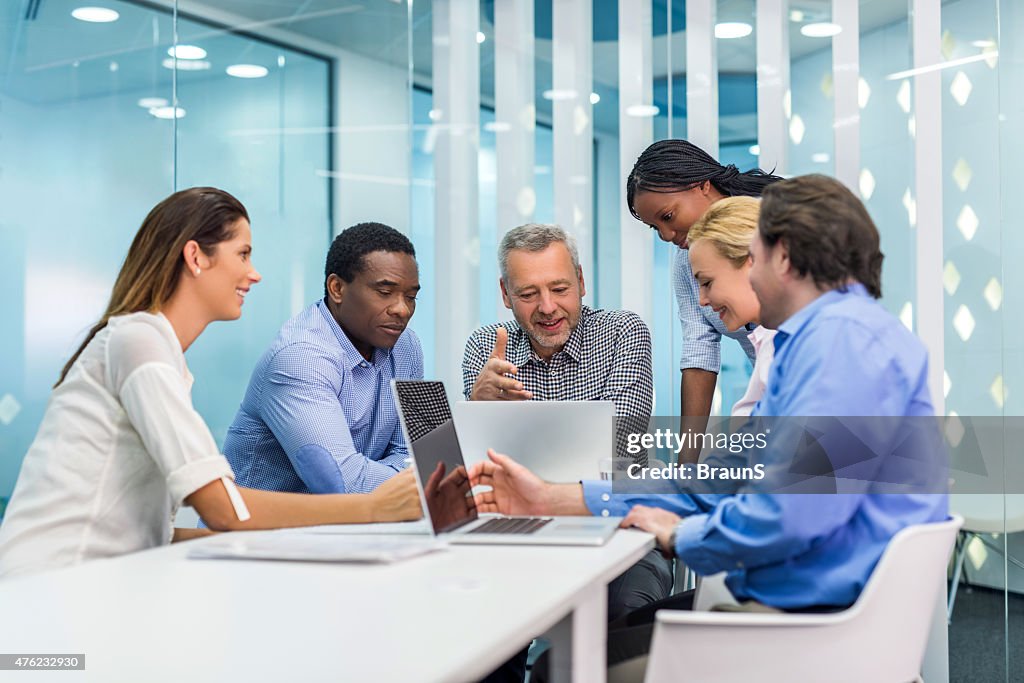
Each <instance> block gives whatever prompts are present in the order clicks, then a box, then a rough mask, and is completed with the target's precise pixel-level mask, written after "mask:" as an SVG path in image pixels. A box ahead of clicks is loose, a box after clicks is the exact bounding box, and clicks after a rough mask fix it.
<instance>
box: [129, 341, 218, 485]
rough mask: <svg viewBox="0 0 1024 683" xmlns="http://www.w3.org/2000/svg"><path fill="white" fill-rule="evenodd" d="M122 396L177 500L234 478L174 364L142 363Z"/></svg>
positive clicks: (132, 375)
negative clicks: (194, 406)
mask: <svg viewBox="0 0 1024 683" xmlns="http://www.w3.org/2000/svg"><path fill="white" fill-rule="evenodd" d="M119 399H120V401H121V405H122V406H123V407H124V411H125V414H126V415H127V416H128V419H129V421H130V422H131V423H132V426H133V427H134V428H135V431H136V432H138V434H139V437H140V438H141V439H142V443H143V445H145V447H146V451H147V452H148V453H149V455H150V457H152V458H153V460H154V462H155V463H156V465H157V467H158V468H159V469H160V472H161V473H162V474H163V476H164V477H165V478H166V480H167V488H168V490H169V491H170V494H171V497H172V498H173V500H174V503H175V504H176V505H181V503H182V502H183V501H184V500H185V498H187V497H188V496H190V495H191V494H192V493H194V492H195V491H197V490H199V489H201V488H202V487H204V486H206V485H207V484H209V483H210V482H211V481H215V480H217V479H220V478H221V477H230V478H231V479H234V476H235V475H234V473H233V472H232V471H231V465H230V464H229V463H228V461H227V458H225V457H224V456H223V455H221V453H220V451H219V450H218V449H217V444H216V443H215V442H214V440H213V435H211V434H210V430H209V428H208V427H207V426H206V423H205V422H204V421H203V418H202V417H200V415H199V413H197V412H196V410H195V408H193V407H192V399H191V397H190V395H189V390H188V387H187V386H186V384H185V380H184V378H183V377H182V375H181V373H180V372H179V371H177V370H175V369H174V368H173V367H172V366H170V365H168V364H166V363H161V362H157V361H154V362H150V363H145V364H143V365H141V366H139V367H137V368H136V369H134V370H133V371H132V372H131V374H130V375H128V376H127V377H126V378H125V379H124V382H123V383H122V384H121V388H120V393H119Z"/></svg>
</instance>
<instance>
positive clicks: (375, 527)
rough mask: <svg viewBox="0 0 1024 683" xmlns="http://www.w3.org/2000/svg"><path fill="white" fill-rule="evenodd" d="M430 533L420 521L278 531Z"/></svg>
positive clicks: (421, 520) (354, 534)
mask: <svg viewBox="0 0 1024 683" xmlns="http://www.w3.org/2000/svg"><path fill="white" fill-rule="evenodd" d="M430 531H431V529H430V523H429V522H427V521H426V520H423V519H420V520H417V521H415V522H378V523H377V524H324V525H321V526H297V527H291V528H288V529H280V530H278V533H282V534H341V535H351V536H365V535H368V534H370V535H375V536H391V535H396V536H405V535H426V534H429V533H430Z"/></svg>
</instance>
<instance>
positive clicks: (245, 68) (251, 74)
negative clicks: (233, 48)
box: [225, 64, 268, 78]
mask: <svg viewBox="0 0 1024 683" xmlns="http://www.w3.org/2000/svg"><path fill="white" fill-rule="evenodd" d="M225 71H227V74H228V76H234V77H235V78H263V77H264V76H266V75H267V73H268V71H267V67H265V66H260V65H259V64H232V65H231V66H229V67H228V68H227V69H225Z"/></svg>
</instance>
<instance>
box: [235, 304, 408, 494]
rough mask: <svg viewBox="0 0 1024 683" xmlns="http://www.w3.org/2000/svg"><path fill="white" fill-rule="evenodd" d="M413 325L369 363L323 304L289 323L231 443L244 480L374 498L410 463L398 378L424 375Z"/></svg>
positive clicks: (254, 384) (257, 373)
mask: <svg viewBox="0 0 1024 683" xmlns="http://www.w3.org/2000/svg"><path fill="white" fill-rule="evenodd" d="M422 378H423V349H422V348H421V347H420V341H419V338H418V337H417V336H416V334H415V333H414V332H413V331H412V330H410V329H406V330H405V332H403V333H402V335H401V336H400V337H399V338H398V342H397V343H396V344H395V347H394V348H393V349H391V350H390V351H389V350H384V349H374V353H373V360H372V361H367V360H366V359H365V358H363V357H362V355H361V354H360V353H359V352H358V351H357V350H356V348H355V347H354V346H353V345H352V342H351V341H350V340H349V338H348V336H346V334H345V332H344V331H343V330H342V329H341V327H339V326H338V323H337V322H336V321H335V320H334V317H333V316H332V315H331V312H330V311H329V310H328V308H327V306H326V304H325V303H324V302H323V300H321V301H319V302H317V303H315V304H313V305H312V306H309V307H308V308H306V309H305V310H303V311H302V312H301V313H299V314H298V315H296V316H295V317H294V318H292V319H291V320H289V321H288V322H287V323H285V325H284V327H283V328H282V329H281V332H280V333H279V334H278V336H277V339H276V340H274V343H273V344H271V345H270V348H269V349H267V351H266V353H264V354H263V357H262V358H260V360H259V362H258V363H257V364H256V368H255V370H253V373H252V378H251V379H250V380H249V388H248V389H247V390H246V392H245V398H244V399H243V400H242V405H241V407H240V408H239V409H238V414H237V415H236V416H235V420H234V422H233V423H232V424H231V427H230V429H228V435H227V438H226V439H225V441H224V455H226V456H227V458H228V461H229V462H230V463H231V467H232V468H233V469H234V471H235V481H236V482H237V483H238V484H240V485H242V486H248V487H251V488H257V489H264V490H268V491H294V492H299V493H365V492H367V491H372V490H373V489H375V488H377V486H379V485H380V484H381V483H382V482H384V481H385V480H387V479H389V478H390V477H392V476H394V474H395V473H396V472H398V471H400V470H401V469H403V468H404V467H405V465H406V463H405V461H406V458H408V450H407V449H406V445H405V439H404V438H403V437H402V429H401V426H400V425H399V422H398V411H397V409H396V408H395V402H394V399H393V397H392V396H391V386H390V385H391V380H392V379H422Z"/></svg>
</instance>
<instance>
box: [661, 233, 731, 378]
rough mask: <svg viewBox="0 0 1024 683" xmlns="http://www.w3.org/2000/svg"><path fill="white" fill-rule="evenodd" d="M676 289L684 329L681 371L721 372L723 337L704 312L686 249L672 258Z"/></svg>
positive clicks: (674, 286) (680, 319)
mask: <svg viewBox="0 0 1024 683" xmlns="http://www.w3.org/2000/svg"><path fill="white" fill-rule="evenodd" d="M672 286H673V289H674V290H675V295H676V307H677V309H678V312H679V322H680V323H681V324H682V327H683V353H682V357H681V358H680V360H679V369H680V370H687V369H689V368H697V369H698V370H707V371H708V372H714V373H717V372H719V370H721V367H722V347H721V342H722V335H721V334H720V333H719V332H718V330H716V329H715V328H714V326H713V325H712V324H711V323H710V322H708V319H707V318H706V317H705V316H704V313H703V311H702V310H701V307H700V296H699V294H698V292H697V283H696V282H695V281H694V279H693V271H692V270H691V268H690V257H689V256H688V255H687V253H686V251H685V250H683V249H677V250H676V253H675V254H674V255H673V257H672Z"/></svg>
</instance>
